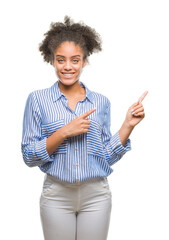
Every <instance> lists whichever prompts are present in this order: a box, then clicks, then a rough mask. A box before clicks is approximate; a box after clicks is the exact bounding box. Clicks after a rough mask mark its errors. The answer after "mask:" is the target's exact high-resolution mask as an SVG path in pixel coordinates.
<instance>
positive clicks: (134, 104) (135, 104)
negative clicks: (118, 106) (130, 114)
mask: <svg viewBox="0 0 169 240" xmlns="http://www.w3.org/2000/svg"><path fill="white" fill-rule="evenodd" d="M137 105H138V102H136V103H133V105H131V107H130V108H129V110H131V109H133V108H134V107H135V106H137Z"/></svg>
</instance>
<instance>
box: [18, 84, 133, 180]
mask: <svg viewBox="0 0 169 240" xmlns="http://www.w3.org/2000/svg"><path fill="white" fill-rule="evenodd" d="M58 81H59V80H58ZM58 81H56V82H55V83H54V84H53V85H52V86H51V87H49V88H45V89H41V90H35V91H32V92H31V93H30V94H29V95H28V98H27V101H26V105H25V111H24V117H23V132H22V142H21V151H22V156H23V159H24V162H25V163H26V164H27V165H28V166H29V167H34V166H38V167H39V168H40V170H41V171H43V172H44V173H47V174H50V175H52V176H54V177H55V178H57V179H59V180H61V181H67V182H70V183H74V182H81V181H85V180H87V179H90V178H102V177H103V178H104V177H107V176H108V175H110V174H111V173H112V172H113V169H112V168H111V166H112V165H113V164H114V163H115V162H117V161H118V160H119V159H121V158H122V156H123V155H124V154H125V153H126V152H127V151H129V150H130V149H131V145H130V139H128V140H127V143H126V145H125V146H123V145H122V143H121V141H120V137H119V131H118V132H116V133H115V134H114V135H113V136H112V134H111V130H110V125H111V103H110V100H109V99H108V98H107V97H106V96H104V95H102V94H101V93H97V92H94V91H91V90H89V89H88V88H87V86H86V85H85V84H84V83H83V82H82V81H79V83H80V85H81V86H82V87H83V88H85V91H86V96H85V98H84V99H83V100H81V101H78V103H77V104H76V108H75V111H73V110H72V109H71V108H70V107H69V106H68V99H67V98H66V96H65V95H64V94H63V93H62V92H61V91H60V89H59V86H58ZM93 108H96V110H95V111H94V112H93V113H92V114H90V115H89V116H88V120H89V121H90V127H89V129H88V132H86V133H82V134H79V135H76V136H72V137H67V138H66V139H65V140H64V141H63V142H62V143H61V144H60V145H59V146H58V147H57V148H56V150H55V151H54V152H53V154H52V155H49V154H48V152H47V149H46V140H47V138H48V137H49V136H50V135H51V134H52V133H54V132H55V131H57V130H58V129H60V128H61V127H63V126H64V125H66V124H68V123H69V122H70V121H72V120H73V119H74V118H76V117H78V116H80V115H82V114H83V113H85V112H87V111H89V110H90V109H93Z"/></svg>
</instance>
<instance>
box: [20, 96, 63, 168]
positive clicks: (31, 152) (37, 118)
mask: <svg viewBox="0 0 169 240" xmlns="http://www.w3.org/2000/svg"><path fill="white" fill-rule="evenodd" d="M53 138H55V141H54V143H55V149H56V148H57V146H59V145H60V144H61V142H62V141H63V140H64V137H63V135H62V134H61V130H60V129H59V130H58V131H56V132H55V133H54V134H53V135H51V136H50V137H49V139H47V138H46V137H44V138H42V135H41V113H40V110H39V107H38V103H37V101H36V96H35V94H34V93H33V92H32V93H30V94H29V96H28V98H27V102H26V106H25V111H24V118H23V132H22V142H21V151H22V156H23V159H24V162H25V163H26V164H27V165H28V166H29V167H34V166H40V165H42V164H44V163H47V162H51V161H53V156H50V155H51V154H52V152H53V151H54V150H55V149H54V150H53V145H52V144H51V140H52V139H53Z"/></svg>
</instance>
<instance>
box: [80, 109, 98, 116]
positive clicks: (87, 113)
mask: <svg viewBox="0 0 169 240" xmlns="http://www.w3.org/2000/svg"><path fill="white" fill-rule="evenodd" d="M94 111H96V108H93V109H91V110H89V111H87V112H85V113H83V114H82V115H81V117H82V118H86V117H88V116H89V115H90V114H92V113H93V112H94Z"/></svg>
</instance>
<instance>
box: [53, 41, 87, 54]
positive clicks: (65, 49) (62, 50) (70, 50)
mask: <svg viewBox="0 0 169 240" xmlns="http://www.w3.org/2000/svg"><path fill="white" fill-rule="evenodd" d="M55 55H64V56H73V55H83V52H82V49H81V47H80V46H79V45H76V44H75V43H74V42H69V41H66V42H63V43H61V44H60V46H59V47H58V48H57V49H56V51H55Z"/></svg>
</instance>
